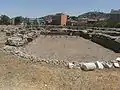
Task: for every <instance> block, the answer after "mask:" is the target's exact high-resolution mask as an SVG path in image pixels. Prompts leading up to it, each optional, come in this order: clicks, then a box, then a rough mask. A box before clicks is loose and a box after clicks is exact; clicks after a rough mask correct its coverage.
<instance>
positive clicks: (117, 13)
mask: <svg viewBox="0 0 120 90" xmlns="http://www.w3.org/2000/svg"><path fill="white" fill-rule="evenodd" d="M109 21H113V22H120V9H119V10H114V9H112V10H111V13H110V18H109Z"/></svg>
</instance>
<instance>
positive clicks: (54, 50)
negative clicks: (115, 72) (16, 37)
mask: <svg viewBox="0 0 120 90" xmlns="http://www.w3.org/2000/svg"><path fill="white" fill-rule="evenodd" d="M24 51H25V52H27V53H29V54H33V55H35V56H37V57H41V58H45V59H58V60H67V61H70V62H71V61H77V62H82V61H84V62H85V61H87V62H89V61H107V60H114V59H116V58H117V57H118V56H120V54H117V53H114V52H113V51H111V50H108V49H106V48H104V47H102V46H100V45H98V44H96V43H93V42H91V41H89V40H86V39H83V38H81V37H77V38H76V37H66V36H61V37H60V36H53V37H51V36H47V37H44V36H41V37H39V38H37V39H36V40H35V41H33V42H32V43H30V44H29V45H28V46H26V47H25V49H24Z"/></svg>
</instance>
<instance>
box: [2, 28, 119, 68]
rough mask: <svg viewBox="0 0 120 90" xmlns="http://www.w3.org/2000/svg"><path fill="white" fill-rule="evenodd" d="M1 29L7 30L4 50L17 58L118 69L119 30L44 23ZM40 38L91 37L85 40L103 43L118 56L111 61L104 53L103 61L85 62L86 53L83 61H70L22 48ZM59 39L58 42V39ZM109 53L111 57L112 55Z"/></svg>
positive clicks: (71, 66) (70, 65)
mask: <svg viewBox="0 0 120 90" xmlns="http://www.w3.org/2000/svg"><path fill="white" fill-rule="evenodd" d="M1 32H4V33H6V37H7V39H6V42H5V47H4V48H3V49H4V51H7V52H8V53H11V54H13V55H16V56H17V57H21V58H25V59H29V60H31V61H33V62H45V63H49V64H54V65H59V66H67V67H69V68H81V69H83V70H94V69H96V68H98V69H103V68H119V67H120V66H119V61H120V60H119V58H117V57H118V56H119V55H118V53H120V30H117V29H101V28H89V29H84V28H81V29H78V28H77V29H70V28H69V29H68V28H61V27H48V26H47V27H45V26H44V27H22V26H2V27H1ZM40 37H43V40H44V38H47V37H49V38H53V37H54V38H56V37H59V38H61V37H62V38H74V39H75V40H78V41H77V42H79V41H80V39H79V37H80V38H83V39H85V40H88V41H85V42H89V43H95V44H98V45H100V47H101V46H102V47H103V48H105V49H106V50H107V49H108V50H109V51H110V52H112V53H114V54H115V55H116V54H117V55H116V56H113V57H114V58H112V60H111V59H110V60H105V58H104V57H107V55H104V53H103V55H104V57H103V59H102V61H100V60H93V61H92V60H91V61H89V60H88V61H85V60H84V59H89V57H88V58H86V57H87V55H86V56H85V57H84V59H83V57H82V59H83V60H84V61H79V59H78V60H77V61H69V60H63V59H64V58H62V60H58V59H56V58H50V59H47V58H43V57H37V56H35V55H32V54H30V53H28V52H25V51H24V50H23V49H24V47H27V46H28V45H29V44H31V43H32V42H34V41H35V40H36V39H37V38H40ZM49 40H51V39H49ZM57 40H58V42H59V39H57ZM70 40H71V39H70ZM46 42H47V41H46ZM65 42H66V41H65ZM70 43H71V42H70ZM75 43H76V42H75ZM39 46H40V45H39ZM43 46H44V45H43ZM44 47H45V46H44ZM79 47H81V46H79ZM93 48H94V47H93ZM88 49H89V48H88ZM61 50H62V49H61ZM61 52H62V51H61ZM75 52H76V51H75ZM66 53H67V52H66ZM78 53H79V52H78ZM101 53H102V52H101ZM88 54H89V53H88ZM43 55H44V54H43ZM78 55H79V54H78ZM108 55H109V53H108ZM110 55H111V57H112V54H110ZM78 58H80V57H78ZM116 58H117V59H116ZM73 59H74V58H73ZM95 59H97V58H95ZM98 59H99V58H98Z"/></svg>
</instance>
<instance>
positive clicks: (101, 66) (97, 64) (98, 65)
mask: <svg viewBox="0 0 120 90" xmlns="http://www.w3.org/2000/svg"><path fill="white" fill-rule="evenodd" d="M95 64H96V66H97V68H98V69H103V68H104V66H103V65H102V63H101V62H99V61H97V62H96V63H95Z"/></svg>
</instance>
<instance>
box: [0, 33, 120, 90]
mask: <svg viewBox="0 0 120 90" xmlns="http://www.w3.org/2000/svg"><path fill="white" fill-rule="evenodd" d="M0 35H1V36H0V90H120V83H119V82H120V69H109V70H107V69H104V70H96V71H90V72H85V71H81V70H79V69H67V68H60V67H57V66H51V65H48V64H44V63H42V64H40V63H33V62H30V61H28V60H24V59H21V58H17V57H15V56H13V55H11V54H8V53H5V52H3V51H2V50H1V48H2V47H3V46H4V39H3V38H2V37H3V36H2V34H0ZM71 39H73V38H71Z"/></svg>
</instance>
